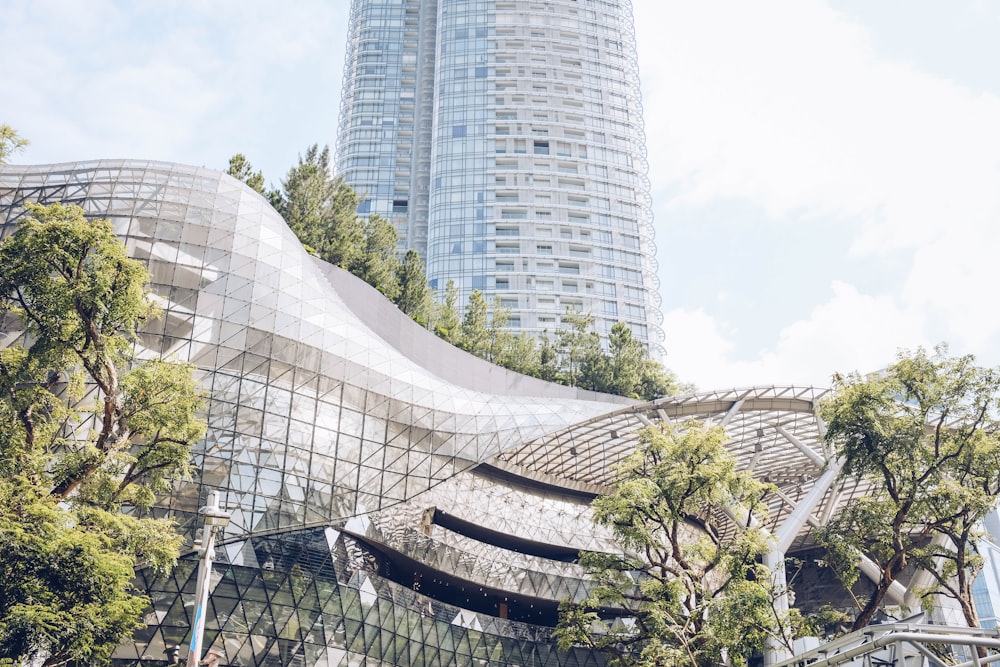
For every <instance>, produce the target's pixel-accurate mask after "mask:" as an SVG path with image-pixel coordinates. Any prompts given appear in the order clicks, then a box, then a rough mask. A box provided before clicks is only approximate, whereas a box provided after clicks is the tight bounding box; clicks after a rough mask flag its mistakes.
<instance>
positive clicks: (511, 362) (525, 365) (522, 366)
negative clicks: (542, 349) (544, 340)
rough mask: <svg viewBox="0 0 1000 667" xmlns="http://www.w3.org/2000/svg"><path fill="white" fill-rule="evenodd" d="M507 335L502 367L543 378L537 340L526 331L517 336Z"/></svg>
mask: <svg viewBox="0 0 1000 667" xmlns="http://www.w3.org/2000/svg"><path fill="white" fill-rule="evenodd" d="M507 335H508V338H507V341H506V347H505V348H504V351H503V354H504V358H503V360H502V361H503V363H502V366H503V367H504V368H508V369H510V370H512V371H514V372H515V373H521V374H523V375H531V376H533V377H541V371H540V369H539V354H538V346H537V345H535V339H534V338H532V337H531V335H530V334H529V333H528V332H526V331H522V332H521V333H519V334H517V335H514V334H513V333H508V334H507Z"/></svg>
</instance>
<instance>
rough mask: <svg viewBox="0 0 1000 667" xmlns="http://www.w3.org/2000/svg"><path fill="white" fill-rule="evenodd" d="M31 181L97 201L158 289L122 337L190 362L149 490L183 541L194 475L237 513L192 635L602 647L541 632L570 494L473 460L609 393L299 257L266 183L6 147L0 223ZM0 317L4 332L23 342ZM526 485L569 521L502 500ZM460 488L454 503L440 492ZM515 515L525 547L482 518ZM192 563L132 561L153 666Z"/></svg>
mask: <svg viewBox="0 0 1000 667" xmlns="http://www.w3.org/2000/svg"><path fill="white" fill-rule="evenodd" d="M35 201H37V202H41V203H50V202H56V201H59V202H66V203H74V204H79V205H80V206H82V207H83V208H84V210H85V211H86V213H87V215H88V216H92V217H102V218H109V219H110V220H111V221H112V223H113V225H114V228H115V230H116V232H117V233H118V234H119V235H120V237H121V238H122V239H123V240H124V242H125V243H126V246H127V247H128V250H129V253H130V255H131V256H133V257H135V258H137V259H140V260H142V261H143V262H144V263H145V264H146V266H147V267H148V269H149V271H150V273H151V276H152V283H151V289H152V292H153V294H154V296H155V298H156V300H157V301H158V302H159V303H160V304H161V306H162V309H163V316H162V317H161V318H160V319H159V320H157V321H155V322H152V323H150V324H149V325H148V327H147V328H146V330H144V331H143V332H142V337H141V344H142V346H141V349H140V350H139V354H140V356H141V357H148V356H164V357H168V358H172V359H179V360H187V361H191V362H193V363H194V364H196V366H197V368H198V374H199V379H200V381H201V384H202V386H203V387H204V389H205V391H206V393H207V395H208V401H207V406H206V409H205V416H206V419H207V421H208V434H207V436H206V438H205V440H204V441H202V442H200V443H198V444H197V446H196V447H195V450H194V465H195V470H196V474H195V477H194V479H193V480H192V481H191V482H190V483H184V484H181V485H179V486H178V487H177V489H176V491H175V492H174V493H173V494H171V495H170V496H168V497H165V498H163V499H161V501H160V502H159V503H158V504H157V506H156V508H155V511H156V512H157V513H160V514H164V515H170V516H173V517H174V518H175V519H176V520H177V521H178V523H179V526H180V528H181V530H182V531H183V532H184V534H185V535H186V537H187V540H188V541H187V544H188V545H190V544H191V543H192V540H193V538H194V536H195V531H196V530H197V529H198V528H200V521H199V518H198V515H197V510H198V508H199V507H201V506H202V505H203V504H204V501H205V499H206V497H207V495H208V493H209V492H210V491H217V492H218V494H219V498H220V502H221V504H222V506H224V507H225V508H226V509H227V510H228V511H230V512H231V513H232V521H231V523H230V524H229V526H228V527H227V528H226V530H225V533H224V535H222V536H221V539H220V543H219V545H218V548H217V564H216V569H215V574H214V578H213V580H212V586H211V590H212V595H211V609H212V611H211V612H210V615H209V619H208V625H207V628H208V637H207V639H206V650H207V649H209V648H211V649H214V650H216V651H218V652H219V653H221V654H222V656H223V658H222V660H223V664H231V665H341V664H343V665H359V664H371V665H374V664H398V665H417V664H421V665H467V664H468V665H471V664H481V661H482V660H486V661H487V662H488V663H491V664H524V665H576V664H597V663H595V662H594V661H595V657H594V656H592V655H589V654H587V653H586V652H582V653H580V654H579V655H577V654H576V653H568V654H565V653H557V652H556V651H555V650H554V646H553V644H552V642H551V640H550V639H549V635H550V633H551V627H550V626H551V623H552V622H553V619H554V613H555V607H556V605H557V603H558V600H560V599H562V597H564V596H566V595H567V594H571V595H579V594H580V591H582V590H583V588H582V587H584V586H585V585H586V584H585V583H584V582H583V580H582V578H581V576H580V573H579V572H574V571H572V567H570V568H569V569H566V563H565V562H563V561H562V560H558V559H553V558H552V557H551V554H550V551H552V550H555V551H554V552H555V553H556V554H562V555H565V554H566V553H571V552H572V553H575V551H574V550H576V549H579V548H583V547H586V546H588V545H589V544H593V543H594V542H593V540H594V539H596V538H587V539H585V540H583V541H579V538H576V537H574V535H577V534H580V533H582V532H583V531H582V530H581V526H574V527H572V529H569V530H567V527H568V524H567V523H566V521H567V520H571V521H587V519H586V512H587V502H586V496H584V497H580V496H579V495H578V494H577V495H574V494H573V493H567V492H560V491H557V490H553V489H550V488H546V487H539V488H538V489H535V490H532V491H530V492H527V493H524V492H522V491H521V487H518V486H516V485H513V484H512V483H511V482H509V481H506V480H505V479H504V478H503V477H502V476H497V475H493V476H489V475H484V474H483V473H482V472H478V473H475V474H473V472H471V471H472V469H473V468H475V467H476V466H477V465H478V464H480V463H482V462H484V461H488V460H490V459H492V458H493V457H495V456H496V455H497V454H499V453H500V452H501V451H502V449H504V448H507V447H510V446H513V445H515V444H518V443H523V442H525V441H527V440H530V439H532V438H535V437H540V436H542V435H544V434H545V433H547V432H549V431H552V430H555V429H559V428H564V427H566V426H568V425H569V424H571V423H573V422H574V421H579V420H581V419H585V418H588V417H592V416H595V415H597V414H602V413H605V412H607V411H608V410H611V409H615V408H617V407H620V405H621V403H619V404H617V405H616V404H615V403H609V402H608V401H609V400H611V399H609V397H599V396H598V395H596V394H589V393H587V392H578V391H576V390H572V389H569V388H566V387H561V386H557V385H551V384H549V383H545V382H542V381H540V380H536V379H534V378H526V377H523V376H519V375H517V374H515V373H510V372H508V371H504V370H503V369H498V368H496V367H494V366H492V365H490V364H488V363H486V362H484V361H482V360H480V359H477V358H475V357H472V356H470V355H467V354H466V353H464V352H462V351H460V350H458V349H456V348H452V347H451V346H450V345H448V344H447V343H444V342H443V341H441V340H439V339H437V338H436V337H435V336H433V335H432V334H430V333H429V332H426V331H425V330H424V329H422V328H421V327H420V326H419V325H416V324H415V323H413V322H412V321H411V320H409V318H407V317H406V316H405V315H403V314H402V313H400V312H399V311H398V310H397V309H395V307H393V306H392V305H391V304H390V303H389V302H388V301H385V300H384V299H382V298H381V296H379V295H377V293H376V292H374V290H371V288H369V287H368V286H366V285H365V284H364V283H362V282H361V281H359V280H357V279H356V278H354V277H353V276H350V275H349V274H347V273H345V272H342V271H340V270H338V269H336V268H334V267H330V266H328V265H325V264H322V263H321V262H318V261H316V260H314V259H313V258H311V257H310V256H309V255H308V254H307V253H306V252H305V251H304V250H303V248H302V246H301V244H300V243H299V242H298V240H297V239H296V238H295V237H294V235H293V234H292V233H291V231H290V230H289V229H288V227H287V226H286V225H285V223H284V221H283V220H282V219H281V217H280V216H279V215H278V214H277V213H276V212H275V211H274V210H273V209H272V208H271V207H270V206H269V205H268V204H267V203H266V202H265V201H264V199H263V198H261V197H260V196H258V195H257V194H256V193H254V192H253V191H252V190H250V189H248V188H247V187H246V186H245V185H244V184H242V183H240V182H238V181H236V180H234V179H232V178H230V177H228V176H225V175H223V174H221V173H218V172H214V171H210V170H207V169H200V168H194V167H185V166H180V165H172V164H165V163H157V162H135V161H101V162H85V163H76V164H66V165H54V166H41V167H13V166H0V232H2V233H3V234H7V233H10V232H11V231H12V230H13V228H14V227H15V226H16V224H17V222H18V220H19V218H20V217H21V216H22V215H23V213H24V204H25V203H26V202H35ZM4 333H5V335H4V336H0V341H2V342H0V344H3V345H9V344H12V343H13V342H16V341H17V340H18V339H19V334H18V332H17V331H5V332H4ZM421 336H423V338H421ZM463 485H464V486H463ZM463 489H464V490H463ZM463 494H464V495H463ZM459 496H461V499H459ZM472 497H478V498H480V499H484V498H487V497H493V498H495V499H496V505H497V506H496V507H495V508H494V510H493V512H492V514H493V516H494V517H495V518H494V519H491V520H490V521H489V522H486V524H485V525H486V526H490V527H488V528H485V529H484V528H483V525H484V524H483V522H482V521H481V520H480V521H478V523H477V524H476V525H477V526H479V527H474V529H470V527H469V525H468V524H469V523H470V522H475V521H476V520H477V516H480V518H481V514H482V511H483V508H478V507H475V506H474V504H472V505H470V499H471V498H472ZM417 499H419V500H417ZM515 499H516V502H515ZM524 503H528V504H529V505H530V506H533V507H535V512H537V513H541V512H543V511H544V510H545V508H547V507H556V506H558V507H560V508H563V509H564V510H566V511H564V512H563V514H562V515H561V516H563V517H568V518H567V519H557V517H559V516H560V515H558V514H553V516H552V517H550V518H549V519H547V520H545V521H538V522H535V521H531V520H524V519H523V518H522V519H516V518H515V517H514V515H515V514H517V515H518V516H520V513H521V512H523V510H524V507H525V505H524ZM460 504H466V505H470V507H469V511H465V512H455V511H454V510H451V509H449V511H447V512H444V511H442V512H438V513H435V511H434V508H437V507H441V508H449V507H451V506H453V505H460ZM429 510H430V512H429V513H428V511H429ZM567 512H569V513H568V514H567ZM436 514H437V515H436ZM435 515H436V516H435ZM456 517H457V518H456ZM463 517H464V518H463ZM515 520H518V521H520V523H521V525H522V529H523V531H524V535H523V536H522V538H521V539H520V541H518V542H517V544H516V545H515V546H517V545H520V546H519V547H518V548H520V549H521V551H520V552H519V551H512V550H511V549H509V548H508V547H509V546H510V545H505V544H504V542H503V541H501V540H499V539H497V536H499V535H504V531H505V530H507V528H505V527H504V526H505V525H506V526H508V527H509V526H510V525H511V524H510V522H512V521H515ZM505 522H506V523H505ZM483 530H485V533H484V534H480V533H482V532H483ZM476 545H482V547H481V549H478V550H477V549H476ZM525 545H527V546H525ZM188 549H189V550H190V549H191V547H190V546H189V547H188ZM560 557H562V556H560ZM501 564H502V565H501ZM564 569H566V571H563V570H564ZM194 570H195V556H194V553H193V552H191V551H189V552H188V553H187V554H186V555H185V556H184V558H183V562H182V564H181V566H180V567H178V568H177V569H176V570H175V571H174V572H173V573H172V574H171V575H170V576H169V577H166V578H162V579H147V575H146V573H144V572H140V573H139V579H140V581H141V582H142V583H143V584H145V586H146V588H147V590H148V592H149V594H150V596H151V599H152V601H153V607H152V609H151V610H150V611H149V613H148V614H147V617H146V621H147V624H148V627H147V628H146V629H145V630H143V631H142V632H140V633H138V634H137V635H136V637H135V641H134V642H130V643H129V644H127V645H125V646H122V647H121V648H120V649H119V651H118V652H117V654H116V656H115V657H116V660H117V661H118V664H121V665H126V664H140V663H141V664H144V665H152V664H164V663H165V660H166V653H165V651H166V649H167V647H168V646H170V645H178V644H179V645H181V646H182V647H186V645H187V642H188V640H189V639H190V631H189V628H190V625H191V612H192V608H193V591H194V585H195V582H194V576H195V574H194ZM184 651H186V648H182V654H183V652H184Z"/></svg>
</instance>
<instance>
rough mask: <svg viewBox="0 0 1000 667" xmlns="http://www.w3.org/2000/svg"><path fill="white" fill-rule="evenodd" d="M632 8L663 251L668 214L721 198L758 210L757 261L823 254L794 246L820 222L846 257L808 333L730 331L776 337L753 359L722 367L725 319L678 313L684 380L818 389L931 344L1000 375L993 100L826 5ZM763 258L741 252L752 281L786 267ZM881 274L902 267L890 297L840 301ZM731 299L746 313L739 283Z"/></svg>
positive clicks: (674, 321)
mask: <svg viewBox="0 0 1000 667" xmlns="http://www.w3.org/2000/svg"><path fill="white" fill-rule="evenodd" d="M635 4H636V25H637V30H638V33H639V34H638V44H639V47H640V64H641V66H642V76H643V84H644V91H645V99H644V101H645V105H644V106H645V109H646V125H647V134H648V137H649V154H650V159H651V165H650V169H651V174H650V176H651V179H652V182H653V187H654V193H655V192H658V193H660V196H659V197H657V204H658V205H657V220H658V226H659V239H661V241H662V240H663V239H664V238H667V239H669V237H670V235H671V229H670V226H669V225H670V217H671V216H670V212H671V210H677V209H686V210H687V213H686V215H685V217H686V218H687V219H691V218H695V219H697V211H699V210H705V211H707V210H709V207H710V205H711V204H713V203H715V202H720V201H729V202H732V201H742V202H746V203H747V205H748V206H752V207H755V208H757V209H759V210H763V211H764V212H765V215H766V219H765V220H764V221H762V222H761V223H760V228H759V229H756V230H754V234H755V237H753V240H754V242H755V243H759V244H761V247H764V244H767V245H768V246H769V247H771V248H774V247H779V248H783V249H784V251H785V252H786V253H787V254H793V253H796V254H800V255H801V254H803V253H804V254H805V256H808V255H809V254H812V253H824V252H827V253H828V252H830V249H829V248H824V247H815V246H809V245H797V246H796V245H792V244H793V243H795V242H796V241H798V242H799V243H802V242H803V241H804V242H805V243H807V244H808V242H809V238H810V236H809V234H808V233H802V229H801V227H802V226H803V225H811V224H816V225H826V226H829V225H836V226H837V228H838V229H839V230H840V233H842V234H844V235H845V237H846V238H848V239H851V241H852V243H851V244H850V247H851V256H850V257H842V258H835V259H834V261H829V260H830V258H825V259H827V260H828V261H826V262H824V263H822V264H823V265H824V266H826V267H827V270H829V271H831V273H830V274H829V275H828V276H827V281H826V282H827V284H830V283H833V282H835V281H840V282H838V283H837V284H838V287H837V288H836V289H835V296H834V297H833V298H832V299H831V300H830V301H828V302H827V303H826V304H823V305H819V306H816V308H815V309H814V310H813V311H812V314H811V316H810V317H809V318H808V319H805V320H802V321H800V322H797V323H795V324H793V325H791V326H789V327H786V328H784V329H781V330H780V331H778V330H777V326H776V325H775V324H773V320H769V321H760V322H738V323H736V322H734V323H733V325H734V326H736V325H737V324H738V325H739V327H740V329H741V330H744V331H746V330H749V329H751V328H756V329H761V328H765V329H768V330H769V331H772V332H773V333H772V334H771V336H772V338H771V339H772V340H773V343H771V344H769V345H767V348H768V349H767V351H764V352H761V353H760V354H759V355H758V356H757V357H756V358H753V359H745V360H740V359H733V358H730V357H729V356H727V354H728V353H727V348H726V343H727V342H728V343H729V344H730V345H732V341H733V340H736V339H735V338H733V337H732V336H728V334H726V332H725V330H724V328H723V325H722V324H721V323H720V322H725V321H726V314H725V311H722V310H719V311H717V312H719V313H720V315H719V317H718V321H716V320H714V319H713V318H709V317H708V316H707V315H706V314H705V313H704V312H702V311H698V310H690V309H688V310H682V309H675V310H674V311H672V312H669V313H668V314H667V315H666V321H665V323H664V327H665V329H666V330H667V336H668V341H667V348H668V350H669V351H670V352H671V353H672V356H671V359H670V361H671V362H672V363H673V365H674V366H676V367H678V369H680V368H681V366H682V365H683V366H685V367H690V375H691V377H693V378H695V380H696V381H697V382H699V384H702V385H703V386H708V385H710V384H724V385H732V384H733V383H734V382H735V383H746V382H759V381H767V382H770V381H777V380H778V379H779V376H781V375H784V376H785V377H787V378H788V379H801V378H809V379H810V381H813V382H816V381H823V378H824V377H827V376H828V375H829V373H830V372H832V371H834V370H850V369H853V368H859V367H860V368H862V369H864V368H865V367H866V366H871V365H872V364H880V363H885V362H886V361H887V360H890V359H891V356H892V351H893V350H895V349H896V348H897V347H901V346H910V345H913V344H916V343H926V342H928V341H927V339H934V340H940V339H944V340H947V341H949V342H951V343H953V349H960V350H963V351H964V350H968V351H972V352H974V353H976V354H977V355H978V356H980V358H981V359H982V360H983V361H984V363H996V362H997V361H1000V350H998V349H995V346H996V344H997V341H1000V310H998V309H995V308H990V307H989V295H990V293H991V291H992V290H991V288H992V285H993V284H994V283H995V282H996V278H995V275H994V274H995V271H994V269H993V266H994V265H995V263H996V259H995V258H996V257H997V256H1000V122H997V119H998V118H1000V98H998V97H997V96H996V95H991V94H978V93H973V92H972V91H970V90H969V89H968V88H966V87H963V86H962V85H959V84H957V83H955V82H952V81H948V80H945V79H942V78H940V77H937V76H932V75H930V74H927V73H925V72H922V71H920V70H918V69H916V68H915V67H914V66H912V65H910V64H908V63H906V62H902V61H894V60H891V59H889V58H887V57H886V56H885V55H884V54H882V53H879V52H878V51H877V50H876V48H875V46H874V42H873V39H872V35H871V34H870V33H869V32H868V30H867V29H866V28H865V27H864V26H862V25H859V24H856V23H853V22H852V21H851V20H849V19H848V18H847V17H845V16H844V15H841V14H839V13H837V12H836V11H834V10H833V9H831V8H830V7H829V6H828V5H827V3H825V2H822V1H820V0H774V1H771V2H755V3H745V2H738V1H724V0H707V1H705V2H696V3H695V2H656V1H653V0H637V1H636V3H635ZM943 11H947V10H943ZM668 193H669V199H668ZM692 211H693V212H694V213H692ZM703 224H704V225H705V226H706V227H711V226H712V225H715V224H717V222H716V221H715V220H713V219H712V218H711V217H710V216H706V217H705V218H704V219H703ZM788 225H796V228H795V230H794V231H795V233H794V234H791V233H789V232H790V231H791V229H790V228H789V227H788ZM706 236H707V235H706ZM746 238H748V239H749V238H752V237H751V236H750V235H749V234H748V235H747V236H746ZM668 244H669V241H668ZM667 247H669V245H668V246H667ZM678 251H679V252H678V255H680V254H681V253H689V252H690V251H691V249H690V248H683V249H678ZM901 253H902V254H901ZM755 254H756V253H755V248H754V247H753V246H747V247H746V248H745V256H746V257H745V261H746V267H744V270H743V271H742V275H747V276H752V275H754V272H755V271H756V272H759V271H765V270H772V271H774V270H780V268H779V267H775V266H771V267H764V266H760V265H759V264H758V263H757V262H756V261H755V259H754V256H755ZM705 257H706V258H710V257H711V250H710V249H707V250H706V252H705ZM900 258H902V259H900ZM677 261H679V262H684V261H686V258H684V257H678V258H677ZM710 261H711V260H710V259H708V261H707V262H704V261H703V265H705V264H708V266H707V267H706V270H711V267H710ZM883 261H885V262H886V264H885V265H886V266H888V265H890V264H888V262H890V261H891V262H892V264H891V265H893V266H895V265H899V267H900V268H899V271H900V273H899V275H898V276H894V277H893V280H894V282H895V283H896V284H897V285H901V286H902V287H901V288H899V289H898V291H888V290H889V287H888V286H885V288H882V287H880V286H878V285H875V286H873V287H871V291H872V292H873V293H876V294H883V293H884V295H882V296H868V295H864V294H861V293H859V292H858V291H857V290H853V288H850V289H848V287H847V285H846V283H848V282H850V283H854V284H861V283H865V284H869V285H870V284H871V280H869V278H868V276H874V275H884V269H883V267H882V266H881V263H882V262H883ZM817 264H820V263H817ZM880 271H883V273H880ZM750 282H752V280H751V281H750ZM796 290H797V286H796V285H795V284H794V282H793V283H791V284H789V286H788V294H787V295H786V296H787V297H788V299H789V300H803V299H804V300H806V302H807V303H808V300H810V299H813V298H814V297H813V295H811V294H808V293H802V292H801V291H798V292H797V291H796ZM733 292H734V294H733V301H734V302H738V301H739V300H740V299H741V297H742V296H743V295H741V294H740V292H739V286H734V288H733ZM670 301H671V296H670V294H669V293H666V294H664V302H665V303H666V304H669V303H670ZM706 307H720V306H718V304H715V305H712V306H709V305H708V304H706ZM776 307H780V306H777V305H776ZM668 310H669V307H668ZM838 321H840V322H855V323H858V324H864V327H863V329H864V330H866V333H865V335H864V336H859V335H857V334H858V330H853V329H850V328H844V327H843V326H838V324H837V322H838ZM871 323H877V324H878V329H877V330H876V329H872V328H871V327H870V326H869V324H871ZM684 327H690V328H691V329H692V330H691V331H684V330H681V328H684ZM727 336H728V340H727ZM756 338H757V339H760V338H761V337H760V336H757V337H756ZM720 341H721V342H720ZM706 342H708V343H711V344H712V346H714V347H713V348H712V349H711V350H708V351H706V350H705V349H704V348H705V346H706V345H705V343H706ZM991 345H993V346H994V347H990V346H991ZM699 346H700V347H699ZM886 355H888V356H886ZM678 357H680V358H682V359H684V360H683V361H678ZM696 358H698V359H701V362H699V363H704V364H705V367H704V368H703V369H699V368H698V367H697V365H696V364H695V362H694V361H693V360H694V359H696ZM687 359H691V360H692V361H691V362H688V361H687ZM689 364H690V365H689ZM807 369H809V370H808V371H807ZM682 375H684V373H682ZM700 375H703V376H705V377H708V378H711V381H708V380H700V379H698V377H699V376H700Z"/></svg>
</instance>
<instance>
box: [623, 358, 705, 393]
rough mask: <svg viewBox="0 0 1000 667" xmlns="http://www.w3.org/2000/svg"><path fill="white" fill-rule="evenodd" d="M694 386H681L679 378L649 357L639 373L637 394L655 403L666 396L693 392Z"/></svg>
mask: <svg viewBox="0 0 1000 667" xmlns="http://www.w3.org/2000/svg"><path fill="white" fill-rule="evenodd" d="M693 391H695V387H694V385H692V384H681V383H679V382H678V381H677V376H675V375H674V374H673V373H671V372H670V371H668V370H667V369H666V368H664V367H663V364H661V363H660V362H659V361H657V360H655V359H650V358H649V357H648V356H646V357H644V358H643V360H642V365H641V367H640V371H639V386H638V388H637V390H636V393H638V394H639V398H641V399H642V400H644V401H653V400H656V399H657V398H663V397H664V396H673V395H675V394H678V393H681V392H693Z"/></svg>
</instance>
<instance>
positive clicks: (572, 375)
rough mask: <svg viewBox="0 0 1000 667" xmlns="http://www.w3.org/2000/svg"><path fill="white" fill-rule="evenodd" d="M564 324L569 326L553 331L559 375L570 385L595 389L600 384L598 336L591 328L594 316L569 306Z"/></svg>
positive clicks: (599, 346)
mask: <svg viewBox="0 0 1000 667" xmlns="http://www.w3.org/2000/svg"><path fill="white" fill-rule="evenodd" d="M562 320H563V323H564V324H568V325H569V327H567V328H565V329H559V330H558V331H556V344H555V347H556V351H557V352H558V353H559V368H560V378H561V380H562V381H563V383H564V384H568V385H569V386H571V387H577V386H580V387H584V388H586V389H595V388H597V387H598V386H599V385H600V383H601V375H602V373H603V369H602V368H601V367H600V357H601V354H602V352H601V338H600V336H598V335H597V332H595V331H594V330H593V326H594V317H593V315H585V314H583V313H581V312H580V311H578V310H576V309H574V308H572V307H568V308H566V312H565V314H563V318H562Z"/></svg>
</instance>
